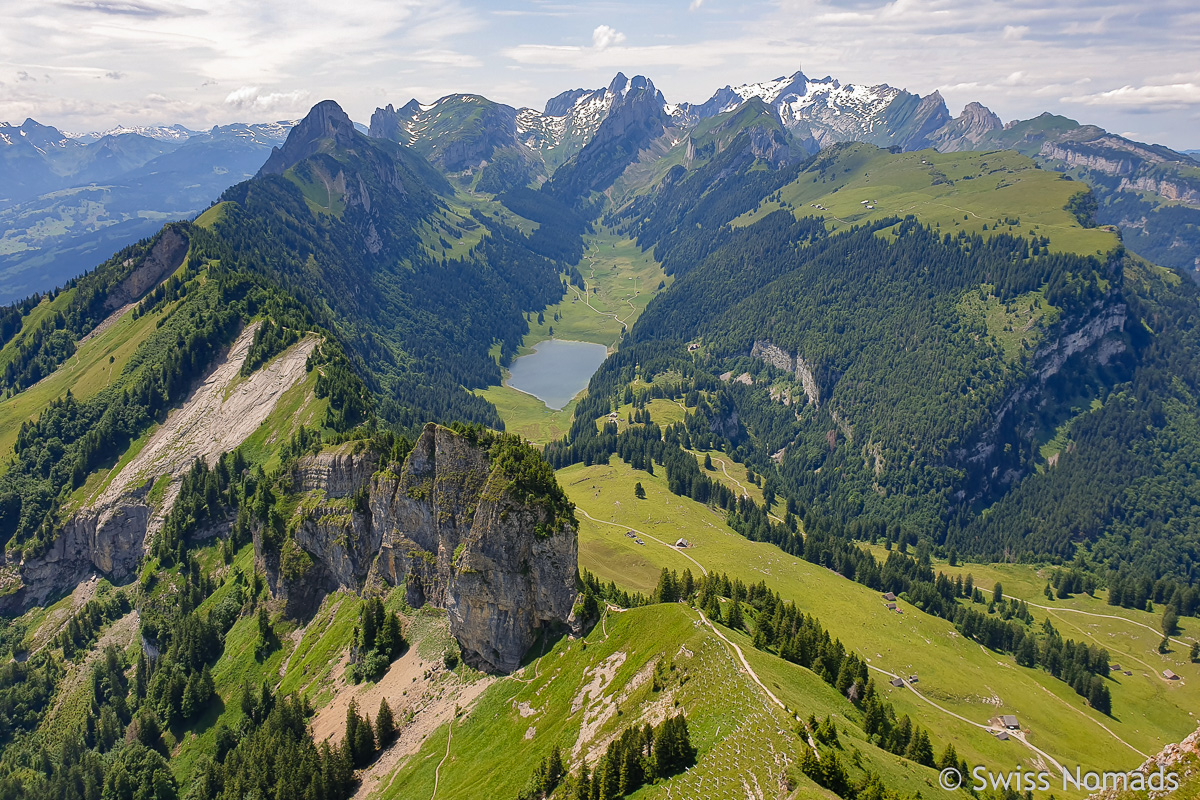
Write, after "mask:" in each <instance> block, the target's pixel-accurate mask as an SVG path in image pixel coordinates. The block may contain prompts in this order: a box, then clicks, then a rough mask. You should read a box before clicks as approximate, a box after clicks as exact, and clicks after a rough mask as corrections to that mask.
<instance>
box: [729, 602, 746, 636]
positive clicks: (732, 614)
mask: <svg viewBox="0 0 1200 800" xmlns="http://www.w3.org/2000/svg"><path fill="white" fill-rule="evenodd" d="M725 624H726V625H728V626H729V627H731V628H733V629H734V630H741V629H742V627H743V626H744V625H745V620H743V619H742V604H741V602H740V601H738V600H734V601H733V602H732V603H730V604H729V610H728V613H727V614H726V615H725Z"/></svg>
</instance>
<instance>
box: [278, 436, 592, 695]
mask: <svg viewBox="0 0 1200 800" xmlns="http://www.w3.org/2000/svg"><path fill="white" fill-rule="evenodd" d="M484 436H485V438H486V441H475V440H472V439H471V438H468V437H467V436H463V435H460V434H457V433H455V432H453V431H451V430H449V429H447V428H442V427H439V426H436V425H432V424H431V425H428V426H426V428H425V430H424V431H423V432H422V434H421V436H420V438H419V439H418V440H417V443H416V445H415V446H414V447H413V450H412V452H411V453H410V454H409V456H408V458H407V459H405V461H404V463H403V464H391V465H388V466H387V467H386V468H384V469H382V470H381V471H379V472H375V473H374V475H373V476H372V475H371V473H372V472H373V471H374V469H375V467H376V457H375V456H374V455H373V454H371V453H357V454H352V453H341V454H322V455H321V456H317V457H315V458H310V459H306V460H305V461H304V462H302V463H301V465H300V466H299V468H298V470H297V476H296V477H297V482H296V485H297V486H298V488H303V489H306V490H309V491H311V492H312V493H313V495H315V499H316V500H317V502H315V503H313V502H308V503H302V504H301V508H302V509H304V510H303V511H302V512H299V513H300V518H299V519H298V520H296V524H295V526H294V527H293V531H294V533H293V534H292V536H291V537H290V538H289V539H287V540H286V541H285V542H284V543H283V545H282V547H281V548H280V552H279V554H278V555H272V554H271V553H269V552H264V547H263V544H262V541H261V537H258V536H256V538H255V546H256V552H257V553H258V554H259V557H260V559H261V560H262V562H263V564H264V566H265V567H266V570H267V574H268V578H269V579H270V581H271V585H272V589H273V590H274V591H275V592H276V593H277V594H278V595H279V596H281V597H283V598H284V599H285V601H286V603H287V607H288V610H289V613H293V614H298V615H304V614H308V613H311V612H312V611H313V610H315V608H316V606H317V604H319V602H320V599H321V597H323V596H324V594H325V593H327V592H331V591H336V590H339V589H342V590H351V591H358V590H360V589H361V588H363V587H364V586H365V585H367V584H368V583H371V582H374V581H379V582H382V583H384V584H388V585H392V586H399V585H403V586H404V587H405V592H406V595H407V599H408V602H409V604H410V605H412V606H422V605H424V604H426V603H430V604H432V605H434V606H437V607H439V608H445V609H446V610H447V611H448V612H449V615H450V631H451V633H452V634H453V635H454V637H455V638H456V639H457V640H458V642H459V645H460V646H461V648H462V651H463V658H464V660H466V661H467V663H468V664H471V665H472V666H474V667H476V668H478V669H482V670H485V671H488V672H511V671H512V670H514V669H516V668H517V667H518V666H519V665H520V663H521V659H522V657H523V656H524V655H525V653H526V652H527V651H528V650H529V647H530V646H531V645H532V644H533V642H534V641H535V639H536V638H537V636H538V634H539V632H543V631H546V632H549V631H550V630H552V629H554V628H562V627H563V626H566V625H568V624H570V623H571V612H572V609H573V607H574V604H575V597H576V587H575V578H576V571H577V565H578V539H577V531H576V528H577V526H576V523H575V520H574V513H573V507H572V506H571V505H570V504H569V503H568V502H567V501H566V499H565V496H564V495H563V494H562V492H561V490H560V489H559V488H558V486H557V484H556V483H554V478H553V472H551V471H550V469H549V467H548V466H547V465H545V464H544V462H541V461H540V457H538V456H537V455H536V454H535V453H532V451H529V449H528V446H527V445H525V444H523V443H520V442H519V440H517V439H515V438H513V437H505V438H500V437H494V436H493V435H491V434H485V435H484ZM531 465H534V466H538V465H540V466H541V467H544V470H545V471H544V472H542V473H540V474H537V475H536V476H535V477H534V479H532V480H531V478H530V471H529V467H530V466H531ZM535 472H536V470H535ZM547 478H548V481H547ZM363 488H366V490H367V491H366V493H365V496H364V494H363V493H362V492H361V491H360V490H361V489H363ZM322 492H323V493H324V495H323V497H322V494H321V493H322ZM339 494H340V495H342V496H350V495H356V497H357V499H356V500H355V501H353V502H338V501H336V500H331V499H330V498H332V497H333V496H334V495H339Z"/></svg>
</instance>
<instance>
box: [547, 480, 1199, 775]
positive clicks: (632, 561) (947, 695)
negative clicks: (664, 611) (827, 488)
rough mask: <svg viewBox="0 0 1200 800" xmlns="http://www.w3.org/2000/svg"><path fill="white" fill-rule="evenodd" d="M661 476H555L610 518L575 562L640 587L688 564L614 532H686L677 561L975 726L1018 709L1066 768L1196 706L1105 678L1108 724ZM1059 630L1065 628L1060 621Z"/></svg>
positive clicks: (972, 756)
mask: <svg viewBox="0 0 1200 800" xmlns="http://www.w3.org/2000/svg"><path fill="white" fill-rule="evenodd" d="M659 472H660V474H659V475H658V476H650V475H648V474H646V473H644V472H635V471H634V470H632V469H630V468H629V467H628V466H626V465H625V464H623V463H621V462H620V461H618V460H616V459H614V460H613V463H612V465H610V466H592V467H583V466H580V465H576V466H573V467H568V468H567V469H564V470H560V471H559V480H560V482H561V483H562V484H563V486H564V488H565V489H566V491H567V493H568V495H569V496H570V498H571V499H572V500H573V501H574V502H575V503H576V504H577V505H578V507H579V509H580V510H581V511H583V512H586V513H587V514H590V515H591V516H593V517H595V518H596V519H599V520H605V521H611V522H615V523H617V524H618V527H611V526H609V525H600V524H596V523H594V522H591V521H589V520H588V519H586V518H583V515H580V516H581V520H580V522H581V529H580V565H581V567H584V568H587V569H590V570H592V571H593V572H595V573H596V574H597V575H600V576H601V577H603V578H604V579H605V580H610V579H611V580H616V581H617V582H618V583H620V584H621V585H624V586H627V587H629V588H636V589H640V590H641V591H649V590H651V589H652V588H653V585H654V582H655V581H656V579H657V573H658V571H659V570H660V569H661V568H662V567H663V566H668V567H671V568H673V569H677V570H683V569H684V568H687V567H690V568H692V569H693V571H695V565H694V564H692V563H691V562H690V561H688V560H687V558H686V557H685V554H684V553H681V552H679V551H676V550H674V549H672V548H668V547H664V546H662V545H661V544H658V543H656V542H654V541H653V540H651V539H648V538H647V537H642V538H643V540H644V541H645V542H646V544H645V545H644V546H640V545H638V544H636V543H635V542H634V541H633V540H632V539H629V538H627V537H626V536H625V535H624V533H625V531H624V528H625V527H627V526H628V527H632V528H636V529H637V530H639V531H644V532H645V533H647V534H650V535H651V536H655V537H657V538H659V539H662V540H664V541H669V542H674V541H675V540H676V539H677V538H678V537H680V536H684V537H686V538H687V539H688V540H689V541H691V542H692V543H693V544H694V546H693V547H692V548H690V549H688V550H687V551H686V556H690V557H691V558H694V559H695V560H696V561H699V562H700V563H701V564H704V565H705V566H706V567H707V568H709V569H715V570H719V571H723V572H726V573H728V574H729V575H730V576H731V577H740V578H742V579H743V580H745V581H754V582H758V581H760V580H766V581H767V582H768V584H769V585H771V586H772V587H773V588H775V589H776V590H778V591H779V592H780V593H781V595H783V596H784V598H786V599H794V600H795V601H796V602H797V603H798V604H799V605H800V606H801V607H802V608H803V609H804V610H806V611H809V612H811V613H813V614H815V615H816V616H818V617H819V618H820V619H821V620H822V621H823V622H824V624H825V625H826V626H827V627H829V629H830V630H831V632H832V633H833V634H834V635H836V636H838V637H840V638H841V639H842V641H843V642H844V643H846V645H847V646H848V647H850V648H851V649H853V650H855V651H857V652H858V653H860V654H862V655H864V656H866V657H867V658H869V659H870V663H871V664H872V666H877V667H881V668H883V669H887V670H889V671H891V672H897V673H899V672H903V673H904V674H906V675H908V674H911V673H917V674H919V675H920V677H921V682H920V684H919V688H920V690H921V692H922V693H923V694H925V695H926V696H928V697H929V698H931V699H933V700H935V701H936V702H937V703H939V704H940V705H942V706H943V707H945V708H946V709H947V710H949V711H952V712H954V713H957V714H959V715H961V716H963V717H966V718H967V719H969V720H972V721H977V722H979V723H984V722H986V721H987V720H988V719H989V718H990V717H991V716H993V715H995V714H997V713H1002V712H1003V713H1014V714H1017V715H1019V716H1020V718H1021V721H1022V724H1023V725H1024V726H1026V727H1027V729H1028V730H1029V731H1030V736H1029V738H1030V741H1031V742H1032V743H1033V744H1035V745H1036V746H1038V747H1040V748H1042V749H1043V750H1046V751H1047V752H1049V753H1050V754H1051V755H1052V756H1054V757H1055V758H1056V759H1058V760H1059V761H1060V762H1062V763H1064V764H1067V765H1074V764H1083V765H1084V766H1085V767H1087V766H1089V765H1090V766H1094V767H1112V766H1114V765H1116V766H1120V765H1126V764H1127V765H1129V766H1133V765H1136V764H1137V763H1140V761H1141V760H1142V756H1141V755H1139V754H1138V753H1136V752H1135V751H1134V750H1133V749H1131V747H1130V746H1129V745H1131V746H1132V747H1133V748H1136V749H1137V750H1138V751H1140V752H1141V753H1151V752H1154V751H1156V750H1158V749H1159V748H1160V747H1161V746H1162V745H1163V744H1165V743H1167V742H1171V741H1177V740H1178V739H1179V738H1180V737H1182V736H1183V735H1185V734H1187V733H1189V732H1190V731H1191V730H1193V729H1194V727H1195V721H1194V719H1193V718H1192V717H1190V716H1189V714H1188V710H1189V709H1194V708H1195V707H1196V702H1195V699H1194V698H1193V697H1192V696H1191V692H1192V690H1191V689H1190V688H1189V687H1187V686H1181V685H1178V684H1176V685H1173V686H1166V685H1165V684H1164V685H1163V686H1161V687H1154V686H1153V684H1151V686H1152V687H1153V688H1152V689H1148V688H1146V687H1145V686H1143V685H1141V684H1139V683H1138V682H1137V681H1133V680H1129V681H1120V680H1118V681H1114V682H1113V683H1112V684H1111V685H1110V689H1111V691H1112V695H1113V708H1114V709H1115V713H1116V715H1117V719H1116V720H1114V719H1110V718H1105V717H1102V716H1101V715H1099V714H1097V713H1095V712H1093V711H1092V710H1091V709H1089V708H1087V707H1086V706H1085V705H1084V703H1083V701H1082V699H1081V698H1080V697H1078V696H1077V695H1076V694H1075V693H1074V692H1073V691H1072V690H1071V689H1070V688H1069V687H1068V686H1067V685H1066V684H1064V683H1062V682H1060V681H1057V680H1055V679H1053V678H1051V677H1050V676H1049V675H1047V674H1046V673H1043V672H1040V671H1038V670H1029V669H1023V668H1019V667H1017V666H1016V665H1015V664H1014V662H1013V661H1012V659H1011V657H1010V656H1005V655H998V654H996V653H992V652H990V651H987V650H985V649H984V648H982V647H980V646H979V645H977V644H975V643H973V642H967V641H964V640H963V639H962V638H961V637H960V636H958V635H957V632H956V631H955V630H954V629H953V626H951V625H949V624H948V623H946V622H944V621H942V620H938V619H935V618H933V617H930V616H927V615H925V614H922V613H920V612H918V611H916V610H915V609H913V608H911V607H908V608H907V609H906V612H905V613H904V614H903V615H897V614H895V613H893V612H889V611H887V610H886V608H885V607H884V604H883V602H882V601H881V600H880V598H879V596H878V595H877V594H876V593H874V592H872V591H871V590H869V589H867V588H866V587H863V586H860V585H859V584H856V583H853V582H851V581H847V580H845V579H844V578H842V577H840V576H838V575H835V574H834V573H832V572H830V571H828V570H826V569H823V568H821V567H819V566H816V565H813V564H809V563H807V562H805V561H802V560H800V559H796V558H793V557H791V556H788V555H786V554H784V553H783V552H781V551H780V550H779V549H778V548H775V547H774V546H772V545H768V544H761V543H754V542H750V541H748V540H746V539H744V538H742V537H741V536H739V535H738V534H736V533H735V532H733V531H732V530H730V529H729V528H728V527H727V526H726V525H725V524H724V519H723V517H722V516H721V515H720V514H718V513H716V512H714V511H712V510H709V509H708V508H707V507H705V506H702V505H700V504H698V503H695V502H694V501H691V500H688V499H686V498H679V497H676V496H674V495H671V494H669V493H668V492H667V491H666V487H665V479H664V477H663V476H662V475H661V470H660V471H659ZM635 481H641V483H642V484H643V486H644V487H645V488H646V491H647V494H648V498H647V500H645V501H638V500H635V499H634V497H633V484H634V482H635ZM977 579H978V576H977ZM903 605H904V604H902V606H903ZM1063 632H1064V634H1065V635H1067V636H1071V635H1073V634H1074V632H1073V631H1071V630H1070V629H1069V628H1067V627H1066V626H1065V625H1064V626H1063ZM1075 635H1076V636H1077V638H1078V635H1077V634H1075ZM1114 652H1115V650H1114ZM1177 671H1179V670H1177ZM1180 674H1186V673H1184V672H1180ZM1184 683H1186V681H1185V682H1184ZM888 691H889V693H890V694H891V696H892V699H893V701H894V702H895V703H896V706H897V709H899V710H902V711H904V712H907V713H909V714H912V715H914V716H915V717H917V718H918V719H920V720H922V721H923V723H924V724H926V725H927V726H928V727H929V728H930V729H931V730H933V731H936V732H938V733H939V734H940V738H941V739H942V740H943V741H944V740H945V739H946V738H950V739H952V740H953V741H954V744H955V747H956V748H957V749H958V751H959V753H960V754H962V755H963V756H965V757H966V758H967V759H968V760H969V761H971V762H972V763H984V764H995V765H1003V764H1008V763H1011V762H1012V761H1013V760H1014V759H1025V758H1026V756H1027V755H1028V751H1025V750H1023V749H1021V746H1020V745H1019V744H1017V743H1015V742H1008V743H1001V742H996V741H994V740H993V739H992V738H991V736H990V735H988V734H987V733H985V732H983V731H981V730H979V729H978V728H975V727H973V726H971V725H969V724H967V723H966V722H963V721H960V720H958V719H955V718H954V717H951V716H948V715H946V714H943V713H942V712H939V711H936V710H934V709H932V708H931V707H930V706H929V705H927V704H926V703H924V702H922V701H921V700H920V699H918V698H917V697H915V696H914V695H913V694H912V693H911V692H908V691H906V690H896V689H890V688H889V689H888ZM996 698H998V703H999V704H998V705H997V704H996V703H997V700H996ZM1100 725H1104V726H1106V727H1107V728H1109V729H1111V730H1112V731H1113V734H1115V736H1114V735H1112V734H1109V733H1106V732H1105V731H1104V729H1103V728H1101V727H1100ZM1117 737H1120V739H1121V740H1124V741H1125V742H1128V743H1129V745H1126V744H1123V743H1122V742H1121V741H1118V739H1117ZM1027 763H1028V762H1027Z"/></svg>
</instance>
